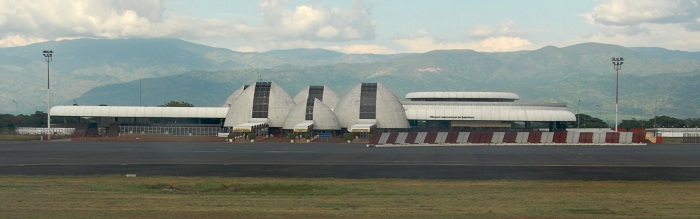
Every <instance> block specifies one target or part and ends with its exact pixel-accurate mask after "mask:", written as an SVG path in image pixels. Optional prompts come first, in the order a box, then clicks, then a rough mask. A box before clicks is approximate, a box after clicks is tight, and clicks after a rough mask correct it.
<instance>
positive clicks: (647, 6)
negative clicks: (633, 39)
mask: <svg viewBox="0 0 700 219" xmlns="http://www.w3.org/2000/svg"><path fill="white" fill-rule="evenodd" d="M585 16H586V18H587V19H588V20H589V21H590V22H592V23H596V24H601V25H606V26H610V25H612V26H634V25H640V24H648V23H655V24H668V23H675V24H693V23H697V22H698V18H700V7H699V5H698V2H697V1H688V0H665V1H639V0H610V1H608V2H605V3H602V4H599V5H597V6H596V7H595V8H593V10H592V11H591V12H589V13H587V14H586V15H585Z"/></svg>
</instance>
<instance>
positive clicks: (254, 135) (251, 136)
mask: <svg viewBox="0 0 700 219" xmlns="http://www.w3.org/2000/svg"><path fill="white" fill-rule="evenodd" d="M257 137H258V135H256V134H255V133H248V139H255V138H257Z"/></svg>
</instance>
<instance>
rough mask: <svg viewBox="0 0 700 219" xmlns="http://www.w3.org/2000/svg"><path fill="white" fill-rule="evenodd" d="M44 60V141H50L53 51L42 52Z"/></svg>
mask: <svg viewBox="0 0 700 219" xmlns="http://www.w3.org/2000/svg"><path fill="white" fill-rule="evenodd" d="M42 53H43V55H44V58H46V133H47V134H46V140H49V141H50V140H51V68H50V65H51V64H50V63H51V61H52V57H53V50H44V52H42Z"/></svg>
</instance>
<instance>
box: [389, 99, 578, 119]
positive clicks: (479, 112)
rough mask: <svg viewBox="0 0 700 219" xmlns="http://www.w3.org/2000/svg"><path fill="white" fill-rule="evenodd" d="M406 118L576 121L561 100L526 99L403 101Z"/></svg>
mask: <svg viewBox="0 0 700 219" xmlns="http://www.w3.org/2000/svg"><path fill="white" fill-rule="evenodd" d="M403 107H404V108H405V109H406V117H407V118H408V119H409V120H472V121H516V122H517V121H533V122H555V121H556V122H566V121H576V116H575V115H574V114H573V113H572V112H570V111H569V110H568V109H567V108H566V105H565V104H532V103H530V104H528V103H477V104H474V103H464V102H461V103H454V102H453V103H435V102H429V101H426V102H408V103H404V105H403Z"/></svg>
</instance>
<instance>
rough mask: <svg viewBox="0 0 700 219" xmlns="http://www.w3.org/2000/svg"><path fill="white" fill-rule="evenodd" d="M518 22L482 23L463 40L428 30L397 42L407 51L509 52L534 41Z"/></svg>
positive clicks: (526, 46)
mask: <svg viewBox="0 0 700 219" xmlns="http://www.w3.org/2000/svg"><path fill="white" fill-rule="evenodd" d="M516 26H517V25H516V23H515V22H514V21H512V20H509V19H506V20H504V21H502V22H501V23H500V24H499V25H498V26H496V27H492V26H487V25H480V26H477V27H476V28H474V29H473V30H471V31H468V33H467V37H466V39H464V40H463V41H459V40H458V41H448V40H442V39H439V38H437V37H434V36H431V35H430V34H428V33H427V32H426V31H423V30H421V31H418V32H417V33H415V34H413V35H410V36H405V37H400V38H397V39H395V40H394V42H395V43H397V44H399V45H401V46H403V47H404V48H406V50H407V52H427V51H431V50H449V49H471V50H476V51H482V52H507V51H515V50H522V49H527V48H529V46H531V45H532V43H531V42H530V41H529V40H527V39H525V37H524V36H526V35H527V34H525V33H524V32H523V31H520V30H518V29H517V27H516Z"/></svg>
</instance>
